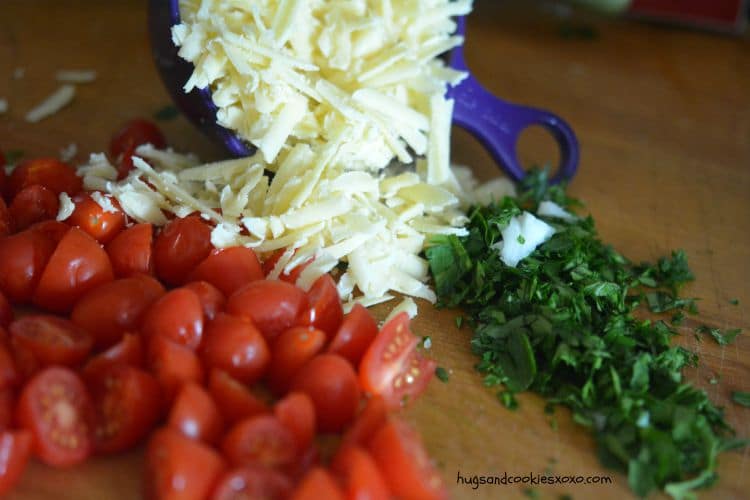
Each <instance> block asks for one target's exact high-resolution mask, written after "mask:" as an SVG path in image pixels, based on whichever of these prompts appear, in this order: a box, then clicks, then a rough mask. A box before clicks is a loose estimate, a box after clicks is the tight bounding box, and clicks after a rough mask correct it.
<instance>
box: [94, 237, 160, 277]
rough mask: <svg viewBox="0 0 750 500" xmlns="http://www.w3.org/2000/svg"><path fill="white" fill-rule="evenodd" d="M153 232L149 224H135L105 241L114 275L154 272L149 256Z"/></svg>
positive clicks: (124, 275) (125, 275)
mask: <svg viewBox="0 0 750 500" xmlns="http://www.w3.org/2000/svg"><path fill="white" fill-rule="evenodd" d="M153 233H154V229H153V226H151V224H135V225H133V226H131V227H129V228H127V229H125V230H124V231H122V232H120V233H118V234H117V235H116V236H115V237H114V239H113V240H112V241H110V242H109V243H107V246H106V250H107V254H108V255H109V258H110V260H111V261H112V270H113V271H114V273H115V276H117V277H120V278H127V277H129V276H131V275H133V274H137V273H144V274H154V263H153V259H152V257H151V256H152V254H153V252H152V248H151V246H152V245H151V244H152V239H153Z"/></svg>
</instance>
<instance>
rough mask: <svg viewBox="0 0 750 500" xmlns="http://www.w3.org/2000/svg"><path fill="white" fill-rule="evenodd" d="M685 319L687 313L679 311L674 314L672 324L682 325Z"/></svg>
mask: <svg viewBox="0 0 750 500" xmlns="http://www.w3.org/2000/svg"><path fill="white" fill-rule="evenodd" d="M683 321H685V313H683V312H682V311H677V312H676V313H674V314H673V315H672V324H673V325H674V326H680V325H681V324H682V322H683Z"/></svg>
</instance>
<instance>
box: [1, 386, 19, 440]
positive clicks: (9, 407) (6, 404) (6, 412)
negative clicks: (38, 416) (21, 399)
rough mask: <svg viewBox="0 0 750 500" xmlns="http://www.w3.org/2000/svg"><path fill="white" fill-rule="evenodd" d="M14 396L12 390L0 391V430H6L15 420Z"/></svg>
mask: <svg viewBox="0 0 750 500" xmlns="http://www.w3.org/2000/svg"><path fill="white" fill-rule="evenodd" d="M15 408H16V396H15V393H14V391H13V389H0V430H3V431H4V430H7V429H9V428H10V427H11V426H12V425H13V420H14V419H15V415H14V411H15Z"/></svg>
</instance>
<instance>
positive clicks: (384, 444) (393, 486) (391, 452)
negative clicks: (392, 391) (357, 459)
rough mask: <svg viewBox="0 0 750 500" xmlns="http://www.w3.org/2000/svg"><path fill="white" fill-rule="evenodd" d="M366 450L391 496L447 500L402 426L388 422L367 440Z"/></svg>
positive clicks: (430, 467)
mask: <svg viewBox="0 0 750 500" xmlns="http://www.w3.org/2000/svg"><path fill="white" fill-rule="evenodd" d="M369 450H370V453H371V454H372V457H373V458H374V459H375V463H377V465H378V468H379V469H380V471H381V472H382V474H383V478H384V479H385V482H386V484H387V485H388V487H389V489H390V490H391V492H392V493H393V494H394V495H395V496H397V497H401V498H410V499H411V498H413V499H414V500H439V499H445V498H448V492H447V491H446V489H445V485H444V484H443V481H442V479H441V477H440V474H438V472H437V470H436V469H435V466H434V465H433V464H432V462H431V461H430V457H429V456H428V455H427V451H426V450H425V448H424V445H423V444H422V442H421V440H420V439H419V435H418V434H417V433H416V432H415V431H414V430H413V429H412V428H411V427H409V426H408V425H407V424H406V423H405V422H403V421H401V420H397V419H395V418H390V419H389V420H388V421H387V422H386V423H385V425H384V426H383V427H381V428H380V430H378V432H377V433H376V434H375V435H374V436H373V437H372V439H371V440H370V445H369Z"/></svg>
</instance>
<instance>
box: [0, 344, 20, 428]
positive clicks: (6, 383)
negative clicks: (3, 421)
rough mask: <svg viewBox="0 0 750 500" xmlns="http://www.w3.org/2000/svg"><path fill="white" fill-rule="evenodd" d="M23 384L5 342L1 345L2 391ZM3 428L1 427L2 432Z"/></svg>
mask: <svg viewBox="0 0 750 500" xmlns="http://www.w3.org/2000/svg"><path fill="white" fill-rule="evenodd" d="M19 382H21V374H20V373H18V369H17V368H16V362H15V360H14V359H13V356H12V355H11V353H10V350H8V347H7V346H6V345H5V343H4V342H1V343H0V391H5V390H10V389H12V388H13V387H15V386H16V385H18V384H19ZM1 429H2V426H0V430H1Z"/></svg>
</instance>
